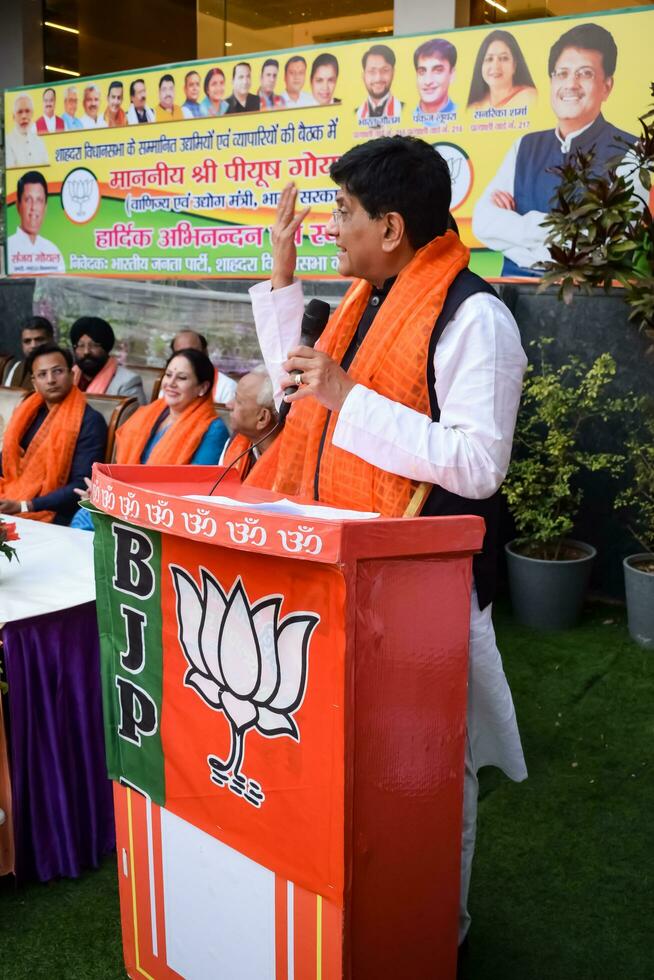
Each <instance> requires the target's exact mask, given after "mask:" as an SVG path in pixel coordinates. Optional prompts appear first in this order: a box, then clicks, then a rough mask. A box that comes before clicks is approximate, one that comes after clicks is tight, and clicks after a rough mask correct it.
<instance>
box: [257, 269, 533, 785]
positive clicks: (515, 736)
mask: <svg viewBox="0 0 654 980" xmlns="http://www.w3.org/2000/svg"><path fill="white" fill-rule="evenodd" d="M250 296H251V299H252V308H253V312H254V320H255V324H256V328H257V335H258V337H259V343H260V345H261V350H262V353H263V358H264V361H265V363H266V368H267V370H268V373H269V374H270V377H271V379H272V382H273V387H274V389H275V397H276V401H277V403H278V404H279V401H280V400H281V387H280V383H279V381H280V377H281V375H282V374H283V373H284V372H283V369H282V366H281V365H282V363H283V362H284V361H285V360H286V357H287V353H288V351H289V350H290V348H291V347H295V346H297V345H298V343H299V336H300V324H301V320H302V315H303V313H304V299H303V294H302V286H301V284H300V283H299V282H295V283H293V285H291V286H287V287H286V288H284V289H275V290H272V289H271V286H270V283H269V282H263V283H258V284H257V285H256V286H253V287H252V288H251V289H250ZM526 366H527V358H526V356H525V353H524V351H523V349H522V344H521V342H520V333H519V331H518V327H517V324H516V322H515V320H514V319H513V317H512V316H511V314H510V313H509V311H508V310H507V308H506V307H505V306H504V304H503V303H502V302H501V301H500V300H499V299H497V298H496V297H494V296H490V295H489V294H487V293H478V294H476V295H473V296H470V297H469V298H468V299H466V300H465V301H464V302H463V303H462V304H461V306H460V307H459V309H458V310H457V313H456V315H455V316H454V317H453V318H452V319H451V320H450V322H449V323H448V324H447V325H446V327H445V329H444V331H443V334H442V336H441V338H440V340H439V342H438V344H437V346H436V352H435V355H434V367H435V378H436V396H437V399H438V404H439V407H440V409H441V417H440V421H439V422H433V421H432V420H431V418H429V416H426V415H421V414H420V413H419V412H416V411H414V410H413V409H411V408H408V407H407V406H406V405H401V404H400V403H398V402H393V401H391V400H390V399H388V398H385V397H384V396H382V395H379V394H378V393H377V392H374V391H372V390H370V389H368V388H365V387H364V386H363V385H356V386H355V387H354V388H353V389H352V391H351V392H350V393H349V395H348V396H347V398H346V399H345V402H344V404H343V406H342V408H341V411H340V413H339V417H338V422H337V424H336V427H335V429H334V434H333V442H334V445H335V446H338V447H339V448H340V449H345V450H347V451H348V452H351V453H354V454H355V455H357V456H360V457H361V458H362V459H365V460H366V461H367V462H369V463H371V464H373V465H374V466H378V467H380V468H381V469H385V470H388V471H389V472H391V473H397V474H399V475H400V476H406V477H409V478H410V479H413V480H419V481H423V480H424V481H428V482H430V483H438V484H439V485H440V486H442V487H444V488H445V489H446V490H450V491H451V492H453V493H456V494H459V495H460V496H463V497H467V498H472V499H482V498H486V497H490V496H492V494H493V493H494V492H495V491H496V490H497V489H498V487H499V486H500V484H501V483H502V480H503V479H504V477H505V475H506V471H507V469H508V465H509V460H510V456H511V445H512V442H513V430H514V428H515V421H516V416H517V412H518V405H519V402H520V392H521V389H522V378H523V375H524V372H525V368H526ZM468 739H469V750H470V754H471V757H472V764H473V768H474V770H475V771H476V770H477V769H479V768H480V767H481V766H485V765H493V766H499V768H501V769H502V770H504V772H505V773H506V774H507V776H509V777H510V778H511V779H514V780H518V781H519V780H522V779H525V778H526V776H527V769H526V766H525V760H524V756H523V753H522V746H521V744H520V735H519V733H518V726H517V722H516V717H515V711H514V708H513V700H512V698H511V692H510V690H509V685H508V683H507V680H506V677H505V675H504V670H503V668H502V661H501V658H500V655H499V652H498V650H497V646H496V644H495V634H494V631H493V626H492V622H491V616H490V607H487V608H486V609H484V610H480V609H479V605H478V603H477V600H476V597H475V596H474V595H473V601H472V605H471V615H470V675H469V686H468Z"/></svg>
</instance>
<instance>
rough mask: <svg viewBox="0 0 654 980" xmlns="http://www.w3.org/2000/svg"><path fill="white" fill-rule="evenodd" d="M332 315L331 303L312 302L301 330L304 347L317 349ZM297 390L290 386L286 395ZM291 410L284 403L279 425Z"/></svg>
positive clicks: (306, 311) (307, 309)
mask: <svg viewBox="0 0 654 980" xmlns="http://www.w3.org/2000/svg"><path fill="white" fill-rule="evenodd" d="M330 315H331V307H330V305H329V303H325V301H324V300H322V299H312V300H310V302H309V304H308V305H307V308H306V310H305V311H304V316H303V317H302V326H301V328H300V344H301V345H302V347H315V345H316V341H317V340H318V339H319V337H320V335H321V333H322V332H323V330H324V329H325V327H326V326H327V321H328V320H329V317H330ZM297 389H298V386H297V385H289V386H288V388H284V394H285V395H292V394H293V393H294V392H296V391H297ZM290 410H291V405H290V403H289V402H285V401H283V402H282V404H281V405H280V407H279V423H278V424H279V425H283V424H284V422H285V421H286V416H287V415H288V413H289V412H290Z"/></svg>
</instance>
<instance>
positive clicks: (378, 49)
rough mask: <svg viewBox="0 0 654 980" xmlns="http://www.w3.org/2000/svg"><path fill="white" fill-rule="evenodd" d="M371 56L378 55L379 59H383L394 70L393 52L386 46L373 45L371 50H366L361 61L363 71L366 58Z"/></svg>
mask: <svg viewBox="0 0 654 980" xmlns="http://www.w3.org/2000/svg"><path fill="white" fill-rule="evenodd" d="M373 54H378V55H379V57H380V58H383V59H384V61H387V62H388V64H389V65H391V66H392V67H393V68H395V52H394V51H393V50H392V48H389V46H388V45H387V44H373V46H372V47H371V48H368V50H367V51H366V53H365V54H364V56H363V58H362V59H361V64H362V65H363V69H364V71H365V68H366V64H367V62H368V58H369V57H370V56H371V55H373Z"/></svg>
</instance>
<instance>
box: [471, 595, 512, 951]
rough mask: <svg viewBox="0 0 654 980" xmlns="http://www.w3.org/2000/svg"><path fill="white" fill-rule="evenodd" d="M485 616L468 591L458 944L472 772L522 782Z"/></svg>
mask: <svg viewBox="0 0 654 980" xmlns="http://www.w3.org/2000/svg"><path fill="white" fill-rule="evenodd" d="M491 612H492V610H491V606H486V608H485V609H483V610H480V608H479V603H478V602H477V594H476V592H475V590H474V589H473V592H472V596H471V603H470V663H469V672H468V717H467V723H468V731H467V736H466V748H465V761H464V772H463V828H462V839H461V895H460V902H459V943H461V942H463V940H464V939H465V936H466V933H467V932H468V929H469V928H470V915H469V913H468V892H469V890H470V876H471V873H472V858H473V855H474V851H475V838H476V835H477V799H478V795H479V783H478V780H477V772H478V770H479V769H481V767H482V766H497V767H498V768H500V769H502V770H503V772H505V773H506V775H507V776H508V777H509V779H513V780H515V781H516V782H520V781H521V780H523V779H526V778H527V767H526V765H525V758H524V755H523V752H522V745H521V742H520V734H519V732H518V723H517V720H516V716H515V709H514V707H513V699H512V697H511V691H510V690H509V685H508V682H507V679H506V676H505V674H504V668H503V667H502V658H501V657H500V653H499V650H498V649H497V643H496V642H495V630H494V629H493V622H492V618H491Z"/></svg>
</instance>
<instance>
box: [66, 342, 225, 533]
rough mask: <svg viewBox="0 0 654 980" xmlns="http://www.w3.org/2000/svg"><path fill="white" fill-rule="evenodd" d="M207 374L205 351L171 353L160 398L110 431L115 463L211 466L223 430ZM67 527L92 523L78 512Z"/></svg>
mask: <svg viewBox="0 0 654 980" xmlns="http://www.w3.org/2000/svg"><path fill="white" fill-rule="evenodd" d="M213 376H214V371H213V364H212V363H211V361H210V360H209V358H208V357H207V355H206V354H202V353H201V352H200V351H197V350H183V351H179V352H178V353H177V354H173V355H172V357H170V358H169V360H168V363H167V364H166V369H165V372H164V376H163V381H162V382H161V388H162V391H163V398H162V399H156V400H155V401H154V402H151V403H150V404H149V405H144V406H143V407H142V408H139V409H137V410H136V412H134V414H133V415H132V417H131V418H129V419H128V420H127V422H125V424H124V425H122V426H121V427H120V428H119V429H118V431H117V432H116V446H117V449H116V462H117V463H126V464H138V463H143V464H146V463H152V464H156V465H159V466H168V465H184V464H188V463H192V464H195V465H205V466H211V465H214V464H216V463H217V462H218V460H219V459H220V455H221V453H222V451H223V447H224V445H225V443H226V442H227V438H228V435H229V433H228V431H227V427H226V425H225V423H224V422H223V421H222V419H219V418H218V417H217V415H216V410H215V408H214V405H213V402H212V400H211V390H212V385H213ZM71 526H72V527H77V528H84V529H86V530H89V531H90V530H92V529H93V522H92V520H91V518H90V515H89V514H88V512H87V511H85V510H81V511H78V513H77V514H76V515H75V517H74V519H73V521H72V524H71Z"/></svg>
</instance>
